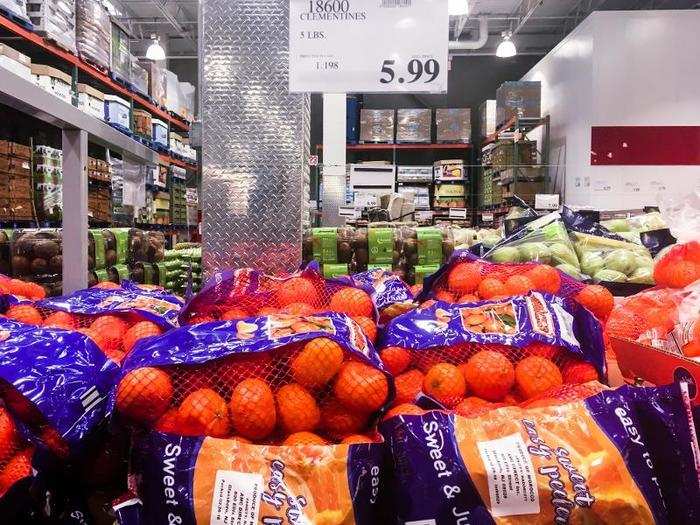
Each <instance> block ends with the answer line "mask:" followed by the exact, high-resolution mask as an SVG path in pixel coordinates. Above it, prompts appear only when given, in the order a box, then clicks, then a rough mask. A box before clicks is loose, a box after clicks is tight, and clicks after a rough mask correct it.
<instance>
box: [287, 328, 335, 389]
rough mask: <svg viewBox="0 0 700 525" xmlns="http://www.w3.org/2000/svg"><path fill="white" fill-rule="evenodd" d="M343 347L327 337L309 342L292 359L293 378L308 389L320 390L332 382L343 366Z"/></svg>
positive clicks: (290, 367)
mask: <svg viewBox="0 0 700 525" xmlns="http://www.w3.org/2000/svg"><path fill="white" fill-rule="evenodd" d="M343 359H344V353H343V349H342V348H341V346H340V345H339V344H338V343H336V342H335V341H333V340H332V339H328V338H325V337H316V338H315V339H311V340H310V341H309V342H307V343H306V344H305V345H304V347H303V348H302V349H301V351H300V352H299V353H298V354H297V355H296V356H295V357H294V358H293V359H292V361H291V363H290V365H289V369H290V371H291V372H292V377H294V380H295V381H296V382H297V383H299V384H300V385H302V386H304V387H306V388H318V387H321V386H323V385H325V384H326V383H328V381H330V380H331V379H332V378H333V376H334V375H335V374H336V373H337V372H338V370H340V366H341V365H342V364H343Z"/></svg>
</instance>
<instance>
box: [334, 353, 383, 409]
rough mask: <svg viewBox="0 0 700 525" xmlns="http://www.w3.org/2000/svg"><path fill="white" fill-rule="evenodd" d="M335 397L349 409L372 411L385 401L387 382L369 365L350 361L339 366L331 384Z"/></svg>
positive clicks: (381, 374)
mask: <svg viewBox="0 0 700 525" xmlns="http://www.w3.org/2000/svg"><path fill="white" fill-rule="evenodd" d="M333 391H334V392H335V397H336V398H337V399H338V401H340V402H341V403H342V404H343V405H345V406H346V407H347V408H349V409H351V410H359V411H361V412H373V411H375V410H379V408H380V407H381V406H382V405H383V404H384V403H385V402H386V400H387V398H388V396H389V382H388V381H387V378H386V376H385V375H384V374H383V373H382V372H380V371H379V370H377V369H376V368H373V367H371V366H369V365H366V364H364V363H360V362H358V361H350V362H347V363H345V364H343V366H342V367H341V368H340V371H339V372H338V377H337V379H336V381H335V385H334V386H333Z"/></svg>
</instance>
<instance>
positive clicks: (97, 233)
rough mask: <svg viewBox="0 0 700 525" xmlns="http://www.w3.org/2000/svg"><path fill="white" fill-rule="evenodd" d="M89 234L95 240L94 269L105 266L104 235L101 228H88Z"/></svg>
mask: <svg viewBox="0 0 700 525" xmlns="http://www.w3.org/2000/svg"><path fill="white" fill-rule="evenodd" d="M90 235H92V239H93V241H94V242H95V269H96V270H101V269H103V268H104V267H105V236H104V235H102V231H101V230H90Z"/></svg>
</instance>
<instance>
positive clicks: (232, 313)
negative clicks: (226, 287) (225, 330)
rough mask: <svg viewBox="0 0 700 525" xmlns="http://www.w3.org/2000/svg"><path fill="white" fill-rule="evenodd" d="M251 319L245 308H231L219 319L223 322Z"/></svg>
mask: <svg viewBox="0 0 700 525" xmlns="http://www.w3.org/2000/svg"><path fill="white" fill-rule="evenodd" d="M246 317H250V315H249V314H248V312H247V311H245V310H244V309H243V308H229V309H228V310H226V311H225V312H224V313H223V314H221V317H220V318H219V319H220V320H221V321H235V320H238V319H245V318H246Z"/></svg>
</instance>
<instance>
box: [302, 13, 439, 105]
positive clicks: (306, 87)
mask: <svg viewBox="0 0 700 525" xmlns="http://www.w3.org/2000/svg"><path fill="white" fill-rule="evenodd" d="M448 36H449V15H448V11H447V0H290V1H289V91H290V92H293V93H300V92H320V93H352V92H355V93H372V92H375V93H377V92H409V93H445V92H446V91H447V71H448V60H447V41H448Z"/></svg>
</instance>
